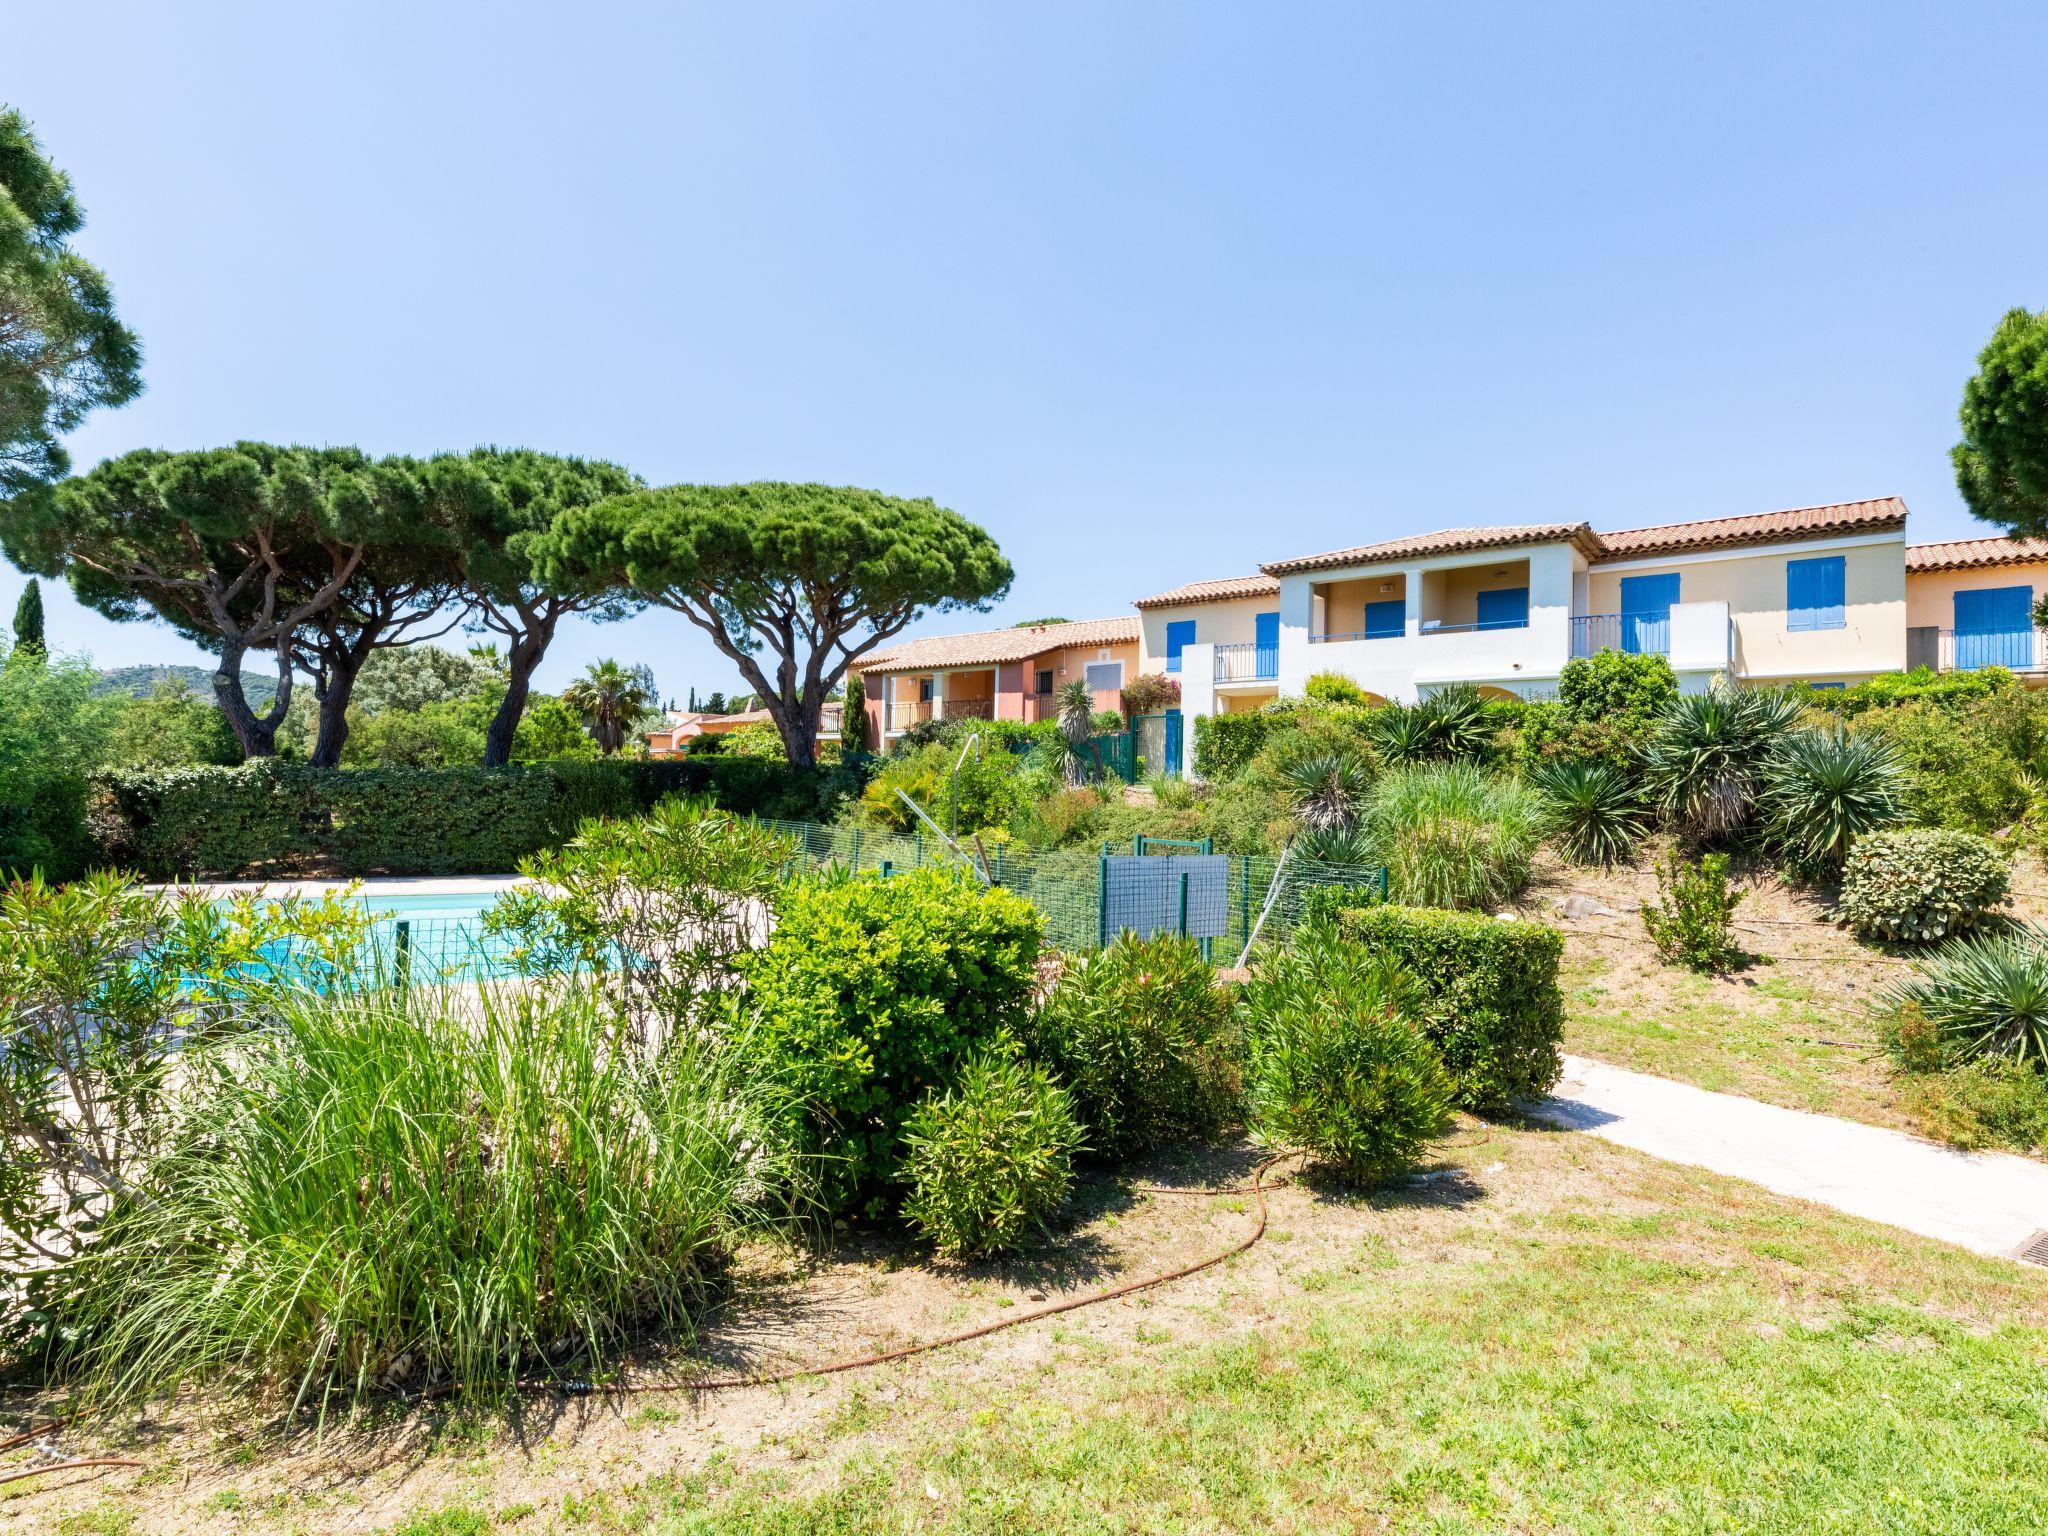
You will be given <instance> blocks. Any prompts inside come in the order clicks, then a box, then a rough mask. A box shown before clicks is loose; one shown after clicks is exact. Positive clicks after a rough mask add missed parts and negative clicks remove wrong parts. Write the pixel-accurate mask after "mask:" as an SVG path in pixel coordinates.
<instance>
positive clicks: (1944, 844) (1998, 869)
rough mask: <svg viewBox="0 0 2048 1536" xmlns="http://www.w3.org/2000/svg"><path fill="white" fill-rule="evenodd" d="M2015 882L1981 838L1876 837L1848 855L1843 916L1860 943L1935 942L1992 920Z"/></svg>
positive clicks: (1934, 834) (1915, 832)
mask: <svg viewBox="0 0 2048 1536" xmlns="http://www.w3.org/2000/svg"><path fill="white" fill-rule="evenodd" d="M2011 883H2012V882H2011V872H2010V869H2009V867H2008V865H2007V863H2006V860H2005V857H2004V855H2003V854H2001V853H2000V852H1999V850H1998V848H1997V847H1996V846H1995V845H1994V844H1993V843H1991V842H1990V841H1989V840H1988V839H1986V838H1982V837H1978V836H1976V835H1975V834H1974V833H1970V832H1949V831H1944V830H1942V829H1940V828H1936V827H1908V828H1902V829H1900V830H1898V831H1892V832H1875V833H1872V834H1871V835H1870V836H1868V837H1865V838H1862V839H1861V840H1859V841H1858V842H1857V844H1856V846H1855V848H1854V850H1852V851H1851V853H1850V854H1849V858H1848V861H1847V863H1846V864H1845V866H1844V868H1843V871H1842V895H1841V900H1840V903H1839V905H1838V906H1837V908H1836V911H1837V913H1838V914H1839V915H1840V917H1841V918H1842V920H1843V921H1844V922H1846V923H1847V924H1848V925H1849V927H1850V929H1851V930H1852V931H1853V932H1854V933H1855V934H1856V935H1857V937H1858V938H1863V939H1878V940H1888V941H1891V942H1894V943H1903V944H1929V943H1933V942H1935V941H1936V940H1939V939H1945V938H1950V937H1953V936H1954V935H1956V934H1960V933H1967V932H1968V931H1969V930H1971V929H1973V928H1975V927H1977V926H1978V924H1980V923H1982V922H1983V921H1984V920H1985V919H1986V918H1987V917H1990V916H1992V915H1993V914H1994V913H1996V912H1997V910H1998V909H1999V908H2000V907H2002V906H2003V905H2004V904H2005V899H2006V894H2007V892H2008V891H2009V889H2010V888H2011Z"/></svg>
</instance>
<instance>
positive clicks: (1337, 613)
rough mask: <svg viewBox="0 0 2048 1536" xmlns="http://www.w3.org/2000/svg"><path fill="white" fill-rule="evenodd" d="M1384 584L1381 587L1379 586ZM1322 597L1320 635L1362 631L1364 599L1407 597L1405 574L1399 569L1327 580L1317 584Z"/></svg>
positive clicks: (1389, 600) (1380, 600)
mask: <svg viewBox="0 0 2048 1536" xmlns="http://www.w3.org/2000/svg"><path fill="white" fill-rule="evenodd" d="M1383 587H1384V588H1385V589H1386V590H1385V591H1382V590H1381V588H1383ZM1315 590H1316V595H1317V596H1318V597H1320V598H1322V600H1323V616H1322V619H1321V621H1320V627H1319V628H1318V629H1317V630H1316V633H1317V634H1319V635H1362V634H1364V633H1365V605H1366V604H1367V603H1403V604H1405V603H1406V602H1407V601H1408V578H1407V576H1406V575H1404V574H1403V573H1402V572H1400V571H1395V572H1392V573H1391V574H1389V575H1385V576H1355V577H1353V578H1352V579H1351V580H1349V581H1332V582H1326V583H1324V584H1323V585H1321V586H1319V587H1317V588H1316V589H1315Z"/></svg>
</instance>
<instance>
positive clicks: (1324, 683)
mask: <svg viewBox="0 0 2048 1536" xmlns="http://www.w3.org/2000/svg"><path fill="white" fill-rule="evenodd" d="M1301 691H1302V694H1303V696H1304V697H1305V698H1307V699H1308V701H1309V702H1310V703H1311V704H1350V705H1355V706H1358V707H1360V708H1363V707H1366V706H1368V705H1370V704H1371V703H1372V699H1371V697H1370V696H1369V695H1368V694H1367V693H1366V691H1365V690H1364V689H1363V688H1361V687H1359V686H1358V684H1356V683H1354V682H1353V681H1352V680H1351V679H1350V678H1348V677H1346V676H1345V675H1344V674H1343V673H1342V672H1317V673H1314V674H1312V675H1311V676H1310V678H1309V680H1308V681H1307V682H1306V683H1304V684H1302V687H1301Z"/></svg>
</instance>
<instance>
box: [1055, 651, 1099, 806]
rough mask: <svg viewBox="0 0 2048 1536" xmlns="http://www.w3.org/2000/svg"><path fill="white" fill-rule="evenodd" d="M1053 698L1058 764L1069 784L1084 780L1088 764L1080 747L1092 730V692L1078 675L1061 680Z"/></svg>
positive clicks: (1086, 778) (1083, 782) (1080, 782)
mask: <svg viewBox="0 0 2048 1536" xmlns="http://www.w3.org/2000/svg"><path fill="white" fill-rule="evenodd" d="M1053 697H1054V699H1055V700H1056V701H1057V703H1058V705H1059V722H1060V745H1061V753H1060V758H1061V767H1062V768H1063V769H1064V770H1065V773H1066V780H1067V782H1068V783H1069V784H1085V783H1086V782H1087V781H1088V763H1087V760H1086V759H1085V758H1084V757H1083V755H1082V752H1081V747H1082V744H1083V743H1084V742H1086V741H1087V740H1088V738H1089V736H1090V735H1091V734H1092V733H1093V732H1094V729H1095V695H1094V694H1093V693H1092V692H1090V691H1089V688H1088V684H1087V683H1086V682H1084V681H1082V680H1081V679H1080V678H1078V677H1077V678H1075V679H1074V680H1073V681H1072V682H1070V683H1064V684H1062V685H1061V687H1060V691H1059V692H1058V693H1057V694H1055V695H1054V696H1053Z"/></svg>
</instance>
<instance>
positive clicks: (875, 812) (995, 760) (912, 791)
mask: <svg viewBox="0 0 2048 1536" xmlns="http://www.w3.org/2000/svg"><path fill="white" fill-rule="evenodd" d="M963 753H964V754H965V756H964V757H963V755H962V754H963ZM1019 770H1020V763H1019V760H1018V758H1017V757H1016V755H1015V754H1014V753H1010V752H1005V751H1003V750H1002V749H1001V748H999V747H998V748H993V749H989V748H984V749H983V750H981V751H979V752H977V751H975V750H973V749H972V748H969V747H967V746H966V745H965V744H964V743H963V744H961V745H959V746H955V745H953V744H951V743H934V744H933V745H931V746H928V747H923V748H920V749H919V750H918V751H916V752H910V753H905V754H901V755H898V756H895V757H891V758H888V759H886V760H885V761H884V762H883V763H882V765H881V767H880V768H879V770H878V771H877V772H876V774H875V776H874V778H873V779H871V780H870V781H869V782H868V787H867V789H866V790H865V791H863V793H862V795H861V814H862V816H863V818H864V819H865V820H866V821H867V822H868V823H869V824H870V825H871V826H878V827H886V828H888V829H889V830H890V831H892V832H909V831H912V830H914V829H915V828H917V827H918V826H920V825H921V823H920V822H919V821H918V819H917V816H916V815H915V813H913V812H912V811H911V809H910V807H909V806H907V805H905V804H904V803H903V801H902V800H901V799H900V798H899V797H898V795H897V791H898V790H901V791H902V792H903V793H904V794H906V795H908V796H910V798H911V799H913V800H915V801H916V802H917V803H918V804H919V805H920V806H922V807H924V811H925V814H926V815H928V816H930V817H931V818H932V819H933V820H935V821H936V822H937V823H938V824H939V825H940V826H942V827H945V828H947V829H948V830H949V831H951V830H952V829H953V828H954V827H956V826H957V827H958V828H959V834H958V835H960V836H962V837H965V836H966V835H967V834H969V833H971V832H979V831H980V830H981V829H982V828H984V827H1000V826H1002V825H1004V824H1005V823H1007V822H1008V821H1009V819H1010V818H1011V817H1012V816H1014V815H1015V814H1016V813H1017V812H1018V810H1019V809H1021V808H1022V806H1023V805H1024V803H1025V795H1024V788H1023V785H1022V783H1021V782H1020V778H1019Z"/></svg>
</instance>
